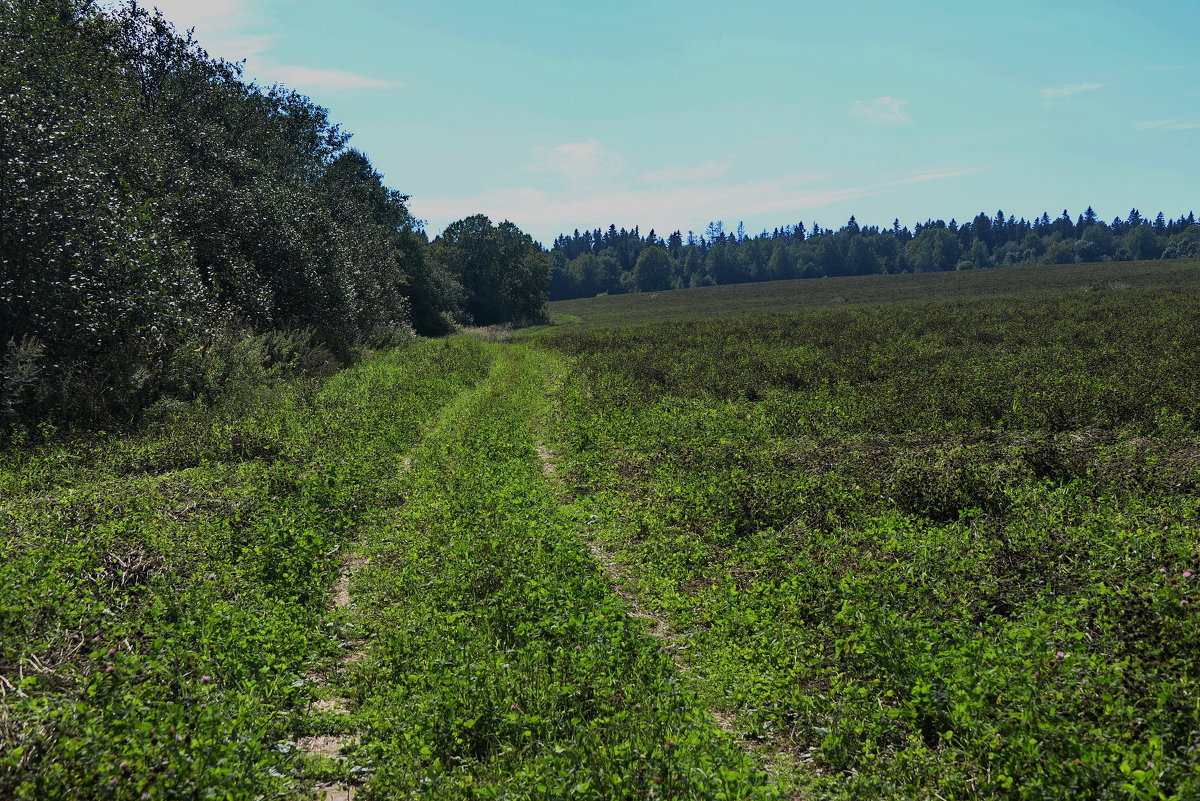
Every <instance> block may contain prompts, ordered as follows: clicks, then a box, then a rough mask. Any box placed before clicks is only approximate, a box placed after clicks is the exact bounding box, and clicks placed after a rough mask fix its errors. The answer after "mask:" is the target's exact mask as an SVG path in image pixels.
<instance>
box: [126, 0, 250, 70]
mask: <svg viewBox="0 0 1200 801" xmlns="http://www.w3.org/2000/svg"><path fill="white" fill-rule="evenodd" d="M110 4H111V0H110ZM147 5H150V6H153V7H155V8H157V9H158V10H159V11H161V12H162V13H163V16H164V17H166V18H167V19H169V20H170V21H171V22H173V23H175V27H176V28H177V29H178V30H179V31H180V32H183V31H187V30H189V29H191V28H195V29H196V38H197V39H199V40H200V44H201V46H202V47H204V49H205V50H207V51H208V52H209V53H211V54H212V55H214V56H220V57H222V58H227V59H230V60H232V61H241V60H242V59H244V58H253V57H254V56H257V55H259V54H260V53H262V52H264V51H266V50H267V49H269V48H270V47H271V44H272V43H273V41H274V37H272V36H266V35H262V34H254V33H250V32H249V29H251V28H254V27H256V26H258V25H259V24H261V22H262V20H261V18H260V15H259V13H258V9H257V8H256V7H255V3H254V2H253V1H252V0H156V1H155V2H151V3H147Z"/></svg>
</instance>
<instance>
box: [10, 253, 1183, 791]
mask: <svg viewBox="0 0 1200 801" xmlns="http://www.w3.org/2000/svg"><path fill="white" fill-rule="evenodd" d="M551 311H552V319H555V320H556V322H558V323H559V324H558V325H554V326H548V327H544V328H541V329H530V330H526V331H523V332H519V334H518V335H517V336H514V337H513V338H511V339H508V340H505V341H483V340H482V339H480V338H478V337H471V336H458V337H454V338H451V339H448V340H433V341H422V342H417V343H414V344H412V345H410V346H406V347H403V348H401V349H398V350H396V351H391V352H388V353H381V354H377V355H375V356H374V357H373V358H370V359H367V360H365V361H364V362H362V363H361V364H359V365H358V366H356V367H354V368H351V369H349V370H346V371H343V372H341V373H339V374H337V375H335V376H333V377H332V378H330V379H327V380H323V381H317V380H299V379H297V380H292V381H281V382H279V383H277V384H275V385H272V386H269V387H259V388H257V389H254V390H253V391H247V392H245V393H243V394H241V395H239V396H237V397H232V398H229V399H228V400H227V401H225V402H224V403H223V404H220V405H218V406H216V407H213V408H196V409H194V410H192V411H190V412H188V413H186V414H183V415H181V416H180V417H178V418H177V419H174V420H172V421H170V422H169V423H162V424H160V425H158V426H157V427H151V428H147V429H145V430H143V431H140V432H136V433H133V434H122V435H119V436H118V435H98V436H94V437H90V438H87V439H83V440H77V441H73V442H68V443H65V444H61V443H60V444H58V445H50V446H40V447H27V448H23V449H18V450H13V451H10V452H8V453H6V454H4V455H3V458H2V460H0V530H3V532H4V537H3V538H2V539H0V691H2V698H0V797H6V798H7V797H13V798H20V799H26V798H28V799H34V798H36V799H46V798H92V797H105V798H118V799H126V798H127V799H141V798H153V799H158V798H247V799H254V798H316V797H319V794H320V793H321V792H323V791H329V792H331V793H334V792H339V791H340V790H341V788H345V787H351V786H353V787H355V788H357V791H358V794H357V795H356V797H357V798H363V799H371V798H379V799H385V798H403V797H417V796H422V797H432V798H546V799H550V798H571V797H577V798H595V799H608V798H724V799H733V798H772V797H789V798H790V797H800V798H805V799H862V798H912V799H927V798H941V799H959V798H962V799H967V798H979V799H992V798H1003V799H1030V800H1032V799H1047V800H1049V799H1064V798H1075V799H1180V800H1181V801H1182V800H1183V799H1189V798H1195V797H1197V796H1198V795H1200V779H1198V778H1197V775H1196V773H1195V770H1194V765H1195V764H1196V763H1197V761H1200V661H1198V660H1200V625H1198V624H1200V618H1198V617H1197V615H1200V584H1197V583H1196V581H1198V579H1193V573H1194V572H1197V571H1200V536H1198V531H1197V527H1198V525H1200V495H1198V494H1197V488H1198V485H1200V406H1198V405H1197V403H1196V399H1197V398H1198V397H1200V360H1198V359H1197V358H1196V356H1197V354H1198V353H1200V327H1197V326H1196V325H1195V321H1196V320H1197V319H1200V263H1197V262H1162V263H1152V262H1144V263H1136V264H1132V265H1131V264H1120V265H1076V266H1066V267H1055V268H1036V269H1030V270H1025V269H1017V268H1012V269H1005V270H996V271H984V272H977V273H962V274H953V275H937V276H881V277H876V278H865V279H830V280H811V281H802V282H786V283H777V284H755V285H743V286H729V287H716V288H708V289H700V290H688V291H686V292H671V293H660V294H657V295H634V296H622V297H609V298H596V299H592V300H584V301H569V302H564V303H559V304H553V306H552V309H551Z"/></svg>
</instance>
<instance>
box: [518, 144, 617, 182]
mask: <svg viewBox="0 0 1200 801" xmlns="http://www.w3.org/2000/svg"><path fill="white" fill-rule="evenodd" d="M534 155H535V156H537V157H538V161H536V162H534V163H533V164H530V165H528V166H527V167H526V169H528V170H543V171H549V172H554V173H558V174H559V175H561V176H562V177H563V178H566V179H567V181H569V182H570V183H572V184H581V183H585V182H589V181H596V180H598V179H603V178H609V177H614V176H616V175H619V174H620V173H621V172H622V171H623V170H624V169H625V159H623V158H622V157H621V154H619V153H616V152H614V151H612V150H608V149H607V148H605V147H603V146H602V145H601V144H600V143H599V142H598V141H596V140H595V139H589V140H588V141H586V142H564V143H563V144H561V145H558V146H557V147H553V148H550V149H546V148H536V149H535V150H534Z"/></svg>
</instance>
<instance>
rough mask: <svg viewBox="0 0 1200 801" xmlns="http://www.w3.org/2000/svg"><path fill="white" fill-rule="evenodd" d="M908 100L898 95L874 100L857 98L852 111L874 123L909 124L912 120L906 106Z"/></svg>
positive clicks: (852, 104)
mask: <svg viewBox="0 0 1200 801" xmlns="http://www.w3.org/2000/svg"><path fill="white" fill-rule="evenodd" d="M907 105H908V101H907V100H901V99H900V98H898V97H888V96H887V95H884V96H883V97H877V98H875V99H874V100H855V101H854V102H853V103H851V104H850V113H851V114H853V115H854V116H856V117H859V118H860V119H862V120H865V121H866V122H869V123H870V124H872V125H907V124H908V123H910V122H912V119H911V118H910V117H909V116H908V112H907V111H905V110H904V107H905V106H907Z"/></svg>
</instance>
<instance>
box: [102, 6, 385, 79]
mask: <svg viewBox="0 0 1200 801" xmlns="http://www.w3.org/2000/svg"><path fill="white" fill-rule="evenodd" d="M115 2H116V0H107V4H108V5H110V6H111V5H114V4H115ZM147 5H148V6H152V7H155V8H158V9H159V10H160V11H162V13H163V16H164V17H166V18H167V19H168V20H170V21H171V22H172V23H174V25H175V28H176V29H177V30H178V31H179V32H180V33H183V32H185V31H187V30H189V29H191V28H195V30H196V40H197V41H198V42H199V43H200V46H201V47H203V48H204V49H205V50H206V51H207V52H208V54H209V55H211V56H213V57H215V58H224V59H228V60H229V61H242V60H245V61H246V75H247V77H248V78H254V79H256V80H258V81H259V82H261V83H266V84H273V83H282V84H285V85H287V86H288V87H290V88H295V89H300V90H311V89H322V90H326V91H333V90H338V89H387V88H394V87H397V86H403V84H401V83H397V82H395V81H387V80H382V79H379V78H372V77H369V76H365V75H357V74H355V73H353V72H347V71H345V70H338V69H319V68H317V67H310V66H307V65H303V64H280V63H278V62H276V61H273V60H272V59H271V58H270V57H269V56H268V55H266V54H267V52H268V51H269V50H270V49H271V47H272V46H273V45H274V44H275V43H276V42H278V41H279V40H280V38H281V37H280V36H278V35H268V34H261V33H255V32H254V31H255V29H261V28H264V27H269V21H268V20H266V19H264V16H263V13H262V11H263V9H264V7H265V4H264V3H263V2H262V0H149V2H147Z"/></svg>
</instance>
